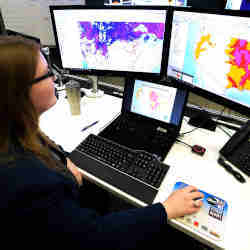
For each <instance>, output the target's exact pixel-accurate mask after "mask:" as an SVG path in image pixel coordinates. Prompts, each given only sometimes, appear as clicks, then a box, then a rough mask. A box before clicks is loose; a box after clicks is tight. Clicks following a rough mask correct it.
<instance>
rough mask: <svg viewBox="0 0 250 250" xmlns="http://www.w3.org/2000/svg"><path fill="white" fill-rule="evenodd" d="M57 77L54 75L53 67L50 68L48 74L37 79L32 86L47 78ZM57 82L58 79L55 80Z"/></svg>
mask: <svg viewBox="0 0 250 250" xmlns="http://www.w3.org/2000/svg"><path fill="white" fill-rule="evenodd" d="M55 76H56V75H55V74H54V72H53V70H52V69H51V67H49V68H48V73H46V74H45V75H43V76H40V77H38V78H35V79H33V80H32V81H31V84H35V83H38V82H40V81H42V80H44V79H46V78H49V77H55ZM55 80H56V79H55Z"/></svg>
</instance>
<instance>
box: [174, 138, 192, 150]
mask: <svg viewBox="0 0 250 250" xmlns="http://www.w3.org/2000/svg"><path fill="white" fill-rule="evenodd" d="M176 141H177V142H180V143H183V144H185V145H186V146H188V147H190V148H192V146H191V145H190V144H188V143H186V142H184V141H181V140H179V139H176Z"/></svg>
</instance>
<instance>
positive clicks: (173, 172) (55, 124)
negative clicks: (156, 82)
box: [40, 95, 250, 250]
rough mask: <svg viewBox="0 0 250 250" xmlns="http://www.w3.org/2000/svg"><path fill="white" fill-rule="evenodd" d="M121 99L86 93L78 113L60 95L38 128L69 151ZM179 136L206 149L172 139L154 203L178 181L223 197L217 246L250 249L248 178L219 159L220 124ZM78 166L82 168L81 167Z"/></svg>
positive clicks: (106, 117)
mask: <svg viewBox="0 0 250 250" xmlns="http://www.w3.org/2000/svg"><path fill="white" fill-rule="evenodd" d="M121 104H122V99H119V98H116V97H112V96H108V95H104V96H103V97H102V98H99V99H91V98H87V97H84V98H82V99H81V110H82V113H81V115H80V116H75V117H74V116H71V114H70V110H69V105H68V103H67V100H66V99H65V98H64V97H63V96H60V98H59V100H58V102H57V104H56V105H55V106H54V107H52V108H51V109H50V110H48V111H47V112H46V113H44V114H43V115H42V116H41V118H40V127H41V129H42V130H43V131H44V132H45V133H46V134H47V135H48V136H49V137H50V138H51V139H52V140H54V141H55V142H56V143H57V144H60V145H62V146H63V147H64V149H65V150H67V151H69V152H71V151H72V150H73V149H74V148H76V146H77V145H78V144H80V142H81V141H82V140H83V139H84V138H86V137H87V135H88V134H89V133H93V134H98V133H99V132H100V131H101V130H102V129H103V128H104V127H105V126H106V125H107V124H108V123H109V122H110V121H111V120H112V119H114V117H116V116H117V115H118V114H119V112H120V110H121ZM96 120H99V122H98V123H97V124H96V125H94V126H93V127H91V128H89V129H87V130H86V131H84V132H81V129H82V128H83V127H85V126H86V125H88V124H91V123H92V122H94V121H96ZM191 129H192V127H191V126H189V125H188V124H187V122H186V121H185V120H184V121H183V125H182V128H181V132H186V131H190V130H191ZM182 140H183V141H185V142H187V143H189V144H191V145H194V144H199V145H202V146H203V147H205V148H206V150H207V151H206V153H205V155H204V156H203V157H201V156H199V155H195V154H192V153H191V150H190V148H189V147H187V146H185V145H184V144H180V143H175V144H174V146H173V147H172V149H171V151H170V152H169V154H168V155H167V157H166V159H165V160H164V163H166V164H168V165H170V166H171V168H170V170H169V172H168V174H167V176H166V178H165V179H164V181H163V183H162V185H161V187H160V191H159V192H158V195H157V196H156V198H155V201H154V203H156V202H161V201H164V200H165V199H166V198H167V197H168V195H169V194H170V193H171V192H172V189H173V186H174V184H175V182H176V181H179V180H180V181H184V182H186V183H188V184H191V185H194V186H197V187H198V188H199V189H201V190H204V191H206V192H208V193H211V194H213V195H215V196H218V197H221V198H223V199H224V200H226V201H227V202H228V205H229V211H228V219H227V222H226V232H225V237H224V240H223V241H221V242H220V243H219V244H217V245H218V247H220V248H225V249H226V250H236V249H237V250H249V249H250V226H249V225H250V216H249V215H248V214H249V211H250V198H249V193H250V178H248V177H247V176H246V175H244V174H243V175H244V177H245V178H246V179H247V182H246V183H245V184H241V183H239V182H238V181H236V180H235V179H234V177H232V176H231V175H230V174H228V173H227V172H226V171H225V170H224V169H223V168H222V167H220V166H219V165H218V164H217V158H218V152H219V149H220V148H221V147H222V146H223V145H224V144H225V142H226V141H227V140H228V135H226V134H225V133H224V132H223V131H222V130H220V129H219V128H217V129H216V131H215V132H211V131H207V130H203V129H197V130H195V131H193V132H192V133H190V134H186V135H185V137H184V138H183V139H182ZM81 171H82V170H81ZM82 172H83V174H84V175H85V176H86V177H87V178H88V179H89V180H91V181H93V182H95V183H97V184H98V185H101V186H103V187H104V188H106V189H108V190H110V191H111V192H114V193H116V194H118V195H120V196H121V197H123V198H125V199H127V200H128V201H130V202H132V203H134V204H135V205H137V206H145V205H147V204H144V203H143V202H141V201H138V200H136V199H134V198H133V197H131V196H129V195H127V194H125V193H124V192H121V191H120V190H118V189H116V188H114V187H112V186H111V185H109V184H108V183H104V182H103V181H102V180H100V179H97V178H95V177H94V176H92V175H90V174H88V173H86V172H84V171H82ZM170 224H171V225H172V226H174V227H177V228H178V229H180V230H182V231H185V232H186V233H187V234H190V235H191V236H192V237H194V238H196V239H198V240H201V241H203V242H207V243H209V244H210V245H213V244H214V242H211V240H210V239H209V238H205V237H202V238H201V237H200V235H197V233H195V231H192V230H190V229H189V228H187V227H185V226H182V225H181V224H178V222H176V221H174V220H172V221H170Z"/></svg>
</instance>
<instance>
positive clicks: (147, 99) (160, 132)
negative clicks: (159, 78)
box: [99, 79, 187, 161]
mask: <svg viewBox="0 0 250 250" xmlns="http://www.w3.org/2000/svg"><path fill="white" fill-rule="evenodd" d="M186 102H187V91H186V90H183V89H177V88H176V87H172V86H167V85H166V83H162V84H161V83H158V82H151V81H144V80H139V79H126V82H125V88H124V96H123V102H122V109H121V114H120V115H119V116H118V117H117V118H116V119H115V120H114V121H113V122H112V123H111V124H109V125H108V126H107V127H106V128H105V129H104V130H103V131H102V132H101V133H100V134H99V135H100V136H102V137H104V138H106V139H109V140H112V141H114V142H116V143H119V144H121V145H124V146H126V147H129V148H131V149H134V150H145V151H147V152H149V153H152V154H154V155H155V156H157V158H158V159H159V160H160V161H163V160H164V159H165V157H166V155H167V153H168V152H169V150H170V149H171V147H172V145H173V144H174V142H175V141H176V138H177V136H178V135H179V131H180V128H181V124H182V120H183V115H184V109H185V106H186Z"/></svg>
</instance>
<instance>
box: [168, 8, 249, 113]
mask: <svg viewBox="0 0 250 250" xmlns="http://www.w3.org/2000/svg"><path fill="white" fill-rule="evenodd" d="M170 36H171V38H170V47H169V57H168V67H167V79H168V80H170V81H172V82H174V83H175V84H177V85H178V86H183V85H184V86H186V87H187V88H188V89H189V90H190V91H191V92H194V93H196V94H198V95H200V96H203V97H205V98H207V99H209V100H211V101H213V102H216V103H218V104H221V105H223V106H225V107H228V108H230V109H232V110H235V111H236V112H239V113H242V114H244V115H250V68H249V64H250V16H249V13H247V12H241V11H229V10H223V11H208V10H206V11H205V10H203V11H201V10H200V11H198V10H192V9H186V8H182V9H174V10H173V18H172V27H171V34H170Z"/></svg>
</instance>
